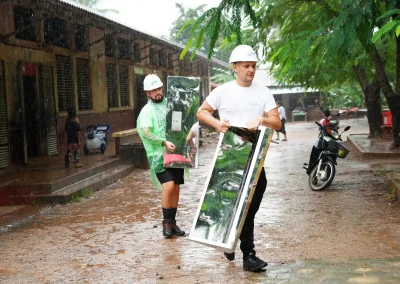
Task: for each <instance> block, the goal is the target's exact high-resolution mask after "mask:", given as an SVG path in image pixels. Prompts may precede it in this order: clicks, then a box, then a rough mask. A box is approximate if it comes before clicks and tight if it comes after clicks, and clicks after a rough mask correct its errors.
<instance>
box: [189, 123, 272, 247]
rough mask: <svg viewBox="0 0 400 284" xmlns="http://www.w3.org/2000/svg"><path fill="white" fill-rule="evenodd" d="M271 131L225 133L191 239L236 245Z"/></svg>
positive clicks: (241, 129)
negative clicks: (249, 139) (248, 138)
mask: <svg viewBox="0 0 400 284" xmlns="http://www.w3.org/2000/svg"><path fill="white" fill-rule="evenodd" d="M235 133H236V134H235ZM237 134H239V135H241V136H246V137H250V136H251V137H252V139H251V140H252V141H254V143H250V142H244V141H243V140H242V138H241V136H239V135H237ZM270 134H271V130H270V129H265V128H263V129H262V130H261V131H260V130H258V131H251V132H249V130H247V129H243V128H240V129H239V128H235V129H230V131H228V132H227V133H225V134H221V137H222V138H221V139H220V142H219V143H218V147H217V151H216V157H215V164H214V168H213V169H212V171H211V173H210V176H209V180H208V183H207V184H206V188H205V190H204V192H203V198H202V201H201V204H200V206H199V209H198V212H197V215H196V218H195V224H194V225H193V228H192V232H191V234H190V239H193V240H196V241H200V242H204V243H208V244H212V245H214V246H221V247H224V248H230V249H232V248H234V246H235V245H236V242H237V239H238V236H239V234H240V231H241V227H242V222H241V220H244V219H243V218H241V217H242V216H245V214H246V213H247V210H246V205H247V200H248V199H249V197H251V195H252V192H253V191H254V189H253V186H252V185H253V184H254V182H256V180H257V179H258V176H259V174H260V172H261V169H262V166H263V162H264V158H265V155H266V152H267V149H268V145H269V141H270V137H271V136H270ZM253 139H254V140H253ZM253 157H254V158H255V159H254V158H253Z"/></svg>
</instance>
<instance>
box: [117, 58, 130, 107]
mask: <svg viewBox="0 0 400 284" xmlns="http://www.w3.org/2000/svg"><path fill="white" fill-rule="evenodd" d="M119 92H120V97H121V106H129V72H128V66H126V65H120V66H119Z"/></svg>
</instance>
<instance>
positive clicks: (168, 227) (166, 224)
mask: <svg viewBox="0 0 400 284" xmlns="http://www.w3.org/2000/svg"><path fill="white" fill-rule="evenodd" d="M171 222H172V221H170V220H164V221H163V236H164V237H166V238H170V237H172V224H171Z"/></svg>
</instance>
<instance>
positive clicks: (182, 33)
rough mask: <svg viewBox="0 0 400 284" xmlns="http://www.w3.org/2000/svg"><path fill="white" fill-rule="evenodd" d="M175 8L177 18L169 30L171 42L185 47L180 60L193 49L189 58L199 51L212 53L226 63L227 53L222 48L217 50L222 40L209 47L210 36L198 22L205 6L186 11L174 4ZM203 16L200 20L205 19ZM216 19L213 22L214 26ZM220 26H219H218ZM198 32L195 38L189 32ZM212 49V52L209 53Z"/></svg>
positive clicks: (219, 39)
mask: <svg viewBox="0 0 400 284" xmlns="http://www.w3.org/2000/svg"><path fill="white" fill-rule="evenodd" d="M176 8H177V9H178V10H179V13H180V15H179V17H178V18H177V19H176V20H175V21H174V22H173V23H172V28H171V29H170V37H171V39H172V40H174V41H176V42H179V43H181V44H183V45H186V47H185V49H184V51H183V52H182V53H181V56H180V59H183V58H184V56H185V55H186V53H187V52H188V51H189V50H190V48H193V52H192V55H191V57H192V58H193V57H194V56H195V52H196V51H199V52H202V53H205V54H211V53H213V54H214V56H215V57H216V58H218V59H220V60H222V61H228V59H229V55H230V53H229V51H226V50H224V48H219V46H220V45H221V42H222V38H217V40H216V44H215V45H214V46H213V47H210V42H211V36H210V33H208V32H207V33H206V30H205V29H202V28H203V23H202V21H201V20H200V21H199V20H198V19H199V18H200V17H201V15H202V14H203V13H205V11H206V10H205V9H206V5H200V6H198V7H197V8H195V9H191V8H188V9H186V8H185V7H184V6H183V5H182V4H178V3H177V4H176ZM207 15H208V14H207ZM207 15H203V16H202V19H204V18H205V17H207ZM216 22H217V19H216V20H214V24H215V23H216ZM218 25H219V26H221V24H218ZM193 29H195V30H198V31H199V32H198V34H196V36H192V34H191V30H193ZM211 49H212V52H211Z"/></svg>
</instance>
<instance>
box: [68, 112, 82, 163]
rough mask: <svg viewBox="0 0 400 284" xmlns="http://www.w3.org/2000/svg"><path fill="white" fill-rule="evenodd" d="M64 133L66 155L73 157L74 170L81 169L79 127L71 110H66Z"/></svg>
mask: <svg viewBox="0 0 400 284" xmlns="http://www.w3.org/2000/svg"><path fill="white" fill-rule="evenodd" d="M65 133H66V140H67V151H68V152H69V153H68V154H67V155H71V153H73V155H74V163H75V167H76V168H80V167H82V164H81V162H80V157H81V155H80V145H81V125H80V124H79V119H78V118H77V117H76V111H75V109H73V108H69V109H68V118H67V120H66V122H65Z"/></svg>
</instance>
